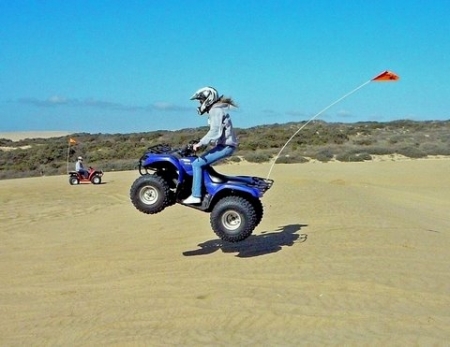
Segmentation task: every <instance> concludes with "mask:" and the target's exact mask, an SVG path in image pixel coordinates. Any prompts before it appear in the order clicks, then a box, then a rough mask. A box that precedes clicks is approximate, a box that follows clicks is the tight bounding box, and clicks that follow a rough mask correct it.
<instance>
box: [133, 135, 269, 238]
mask: <svg viewBox="0 0 450 347" xmlns="http://www.w3.org/2000/svg"><path fill="white" fill-rule="evenodd" d="M196 158H197V156H196V154H195V152H194V151H193V148H192V143H191V144H189V145H187V146H185V147H183V148H178V149H174V148H172V147H171V146H169V145H167V144H159V145H156V146H152V147H149V148H148V149H147V151H146V152H145V154H144V155H143V156H142V157H141V158H140V159H139V164H138V168H139V173H140V175H141V176H140V177H138V178H137V179H136V180H135V181H134V183H133V185H132V186H131V189H130V198H131V202H132V203H133V205H134V206H135V207H136V208H137V209H138V210H139V211H141V212H143V213H147V214H154V213H159V212H161V211H162V210H164V209H165V208H166V207H168V206H171V205H174V204H175V203H178V204H182V205H184V204H183V200H184V199H186V198H187V197H188V196H189V195H190V194H191V187H192V162H193V161H194V160H195V159H196ZM272 184H273V180H270V179H264V178H260V177H251V176H226V175H222V174H220V173H218V172H217V171H216V170H214V168H213V167H212V166H207V167H206V168H205V169H204V170H203V188H202V189H203V199H202V202H201V203H200V204H197V205H184V206H187V207H191V208H194V209H197V210H200V211H203V212H208V213H210V221H211V227H212V229H213V231H214V232H215V233H216V235H217V236H219V237H220V238H221V239H222V240H224V241H229V242H239V241H242V240H244V239H246V238H247V237H249V236H250V235H251V234H252V232H253V230H254V229H255V228H256V226H257V225H258V224H259V223H260V222H261V219H262V217H263V205H262V203H261V200H260V198H261V197H262V196H263V195H264V193H265V192H266V191H267V190H268V189H270V187H272Z"/></svg>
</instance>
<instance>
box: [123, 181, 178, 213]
mask: <svg viewBox="0 0 450 347" xmlns="http://www.w3.org/2000/svg"><path fill="white" fill-rule="evenodd" d="M169 194H170V189H169V186H168V185H167V182H166V181H165V180H164V179H162V178H161V177H160V176H157V175H143V176H141V177H139V178H138V179H137V180H136V181H134V183H133V185H132V186H131V189H130V199H131V202H132V203H133V205H134V207H136V208H137V209H138V210H139V211H141V212H143V213H147V214H154V213H158V212H161V211H162V210H164V208H166V206H168V204H169Z"/></svg>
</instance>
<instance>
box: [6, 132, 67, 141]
mask: <svg viewBox="0 0 450 347" xmlns="http://www.w3.org/2000/svg"><path fill="white" fill-rule="evenodd" d="M70 134H71V133H70V132H68V131H21V132H0V139H8V140H12V141H20V140H24V139H35V138H42V139H46V138H49V137H61V136H67V135H70Z"/></svg>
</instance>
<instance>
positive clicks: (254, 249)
mask: <svg viewBox="0 0 450 347" xmlns="http://www.w3.org/2000/svg"><path fill="white" fill-rule="evenodd" d="M307 226H308V225H306V224H290V225H285V226H282V227H279V228H278V229H277V230H274V231H271V232H269V231H263V232H262V233H261V235H252V236H250V237H249V238H248V239H246V240H244V241H242V242H238V243H231V242H227V241H222V240H220V239H215V240H209V241H206V242H203V243H200V244H199V245H198V246H199V247H200V248H199V249H196V250H192V251H186V252H183V255H184V256H186V257H189V256H194V255H207V254H211V253H213V252H216V251H218V250H219V249H220V250H221V251H222V252H224V253H237V254H236V257H239V258H250V257H256V256H260V255H264V254H270V253H275V252H278V251H280V250H281V249H282V248H283V246H293V245H294V243H301V242H305V241H306V239H307V237H308V235H306V234H298V233H297V232H298V231H300V230H301V228H304V227H307Z"/></svg>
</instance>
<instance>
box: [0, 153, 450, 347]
mask: <svg viewBox="0 0 450 347" xmlns="http://www.w3.org/2000/svg"><path fill="white" fill-rule="evenodd" d="M268 169H269V166H268V165H266V164H261V165H257V164H240V165H230V166H220V167H219V170H220V171H222V172H225V173H230V174H252V175H260V176H263V177H264V176H266V174H267V172H268ZM449 172H450V161H449V160H422V161H419V160H417V161H413V160H411V161H402V162H392V161H391V162H388V161H386V162H368V163H338V162H336V163H328V164H322V163H308V164H299V165H277V166H275V169H274V171H273V173H272V178H274V179H275V184H274V186H273V188H272V189H271V190H270V191H268V192H267V194H266V196H265V197H264V199H263V203H264V206H265V215H264V218H263V220H262V222H261V224H260V225H259V227H258V228H257V230H256V231H255V233H254V235H253V236H251V237H250V238H249V239H248V240H246V241H244V242H242V243H238V244H228V243H223V242H222V241H220V240H218V239H217V237H215V235H214V234H213V232H212V231H211V228H210V226H209V216H208V215H207V214H204V213H202V212H198V211H195V210H192V209H189V208H186V207H182V206H179V205H175V206H172V207H170V208H168V209H166V210H165V211H163V212H162V213H160V214H157V215H154V216H148V215H144V214H142V213H140V212H138V211H137V210H136V209H135V208H134V207H133V206H132V204H131V203H130V201H129V197H128V190H129V187H130V185H131V183H132V182H133V180H134V179H135V178H136V177H137V172H116V173H106V174H105V176H104V181H105V184H102V185H99V186H94V185H82V186H70V185H69V184H68V180H67V177H66V176H58V177H40V178H29V179H16V180H4V181H0V201H1V206H2V208H1V210H0V224H1V228H0V261H1V264H2V266H1V268H0V278H1V279H2V284H1V286H0V307H1V313H2V314H1V315H0V325H1V331H2V332H1V334H0V345H2V346H19V345H24V346H27V345H35V346H47V345H48V346H136V345H140V346H150V345H151V346H173V345H183V346H203V345H210V346H237V345H238V346H258V345H259V346H322V345H336V346H344V345H345V346H411V345H417V346H430V345H433V346H447V345H448V341H450V313H449V312H450V311H449V308H450V271H449V263H450V251H449V248H450V247H449V244H450V217H449V211H450V175H449Z"/></svg>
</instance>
